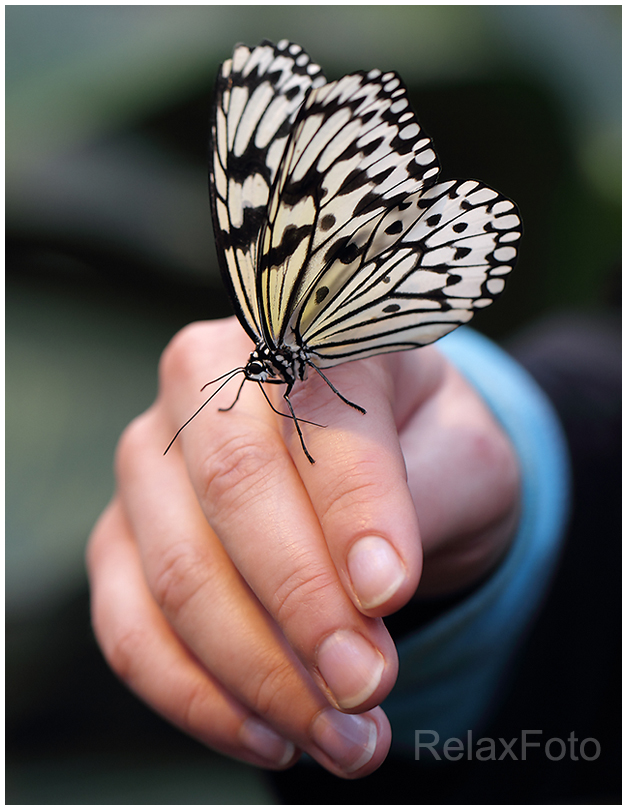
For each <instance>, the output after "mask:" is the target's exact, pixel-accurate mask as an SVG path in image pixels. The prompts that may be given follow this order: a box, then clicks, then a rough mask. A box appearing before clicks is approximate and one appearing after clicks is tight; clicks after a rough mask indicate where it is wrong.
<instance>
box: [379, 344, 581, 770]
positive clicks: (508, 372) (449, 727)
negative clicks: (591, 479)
mask: <svg viewBox="0 0 628 811" xmlns="http://www.w3.org/2000/svg"><path fill="white" fill-rule="evenodd" d="M438 348H439V349H440V350H441V351H442V352H443V353H444V354H445V355H446V356H447V357H448V358H449V360H450V361H451V362H452V363H453V364H454V365H455V366H456V367H457V368H458V370H459V371H460V372H461V373H462V374H463V375H464V376H465V377H466V378H467V380H469V382H470V383H471V384H472V385H473V386H474V387H475V389H476V390H477V391H478V392H479V393H480V394H481V396H482V397H483V399H484V401H485V402H486V403H487V405H488V406H489V407H490V408H491V410H492V411H493V413H494V414H495V416H496V418H497V419H498V420H499V422H500V423H501V424H502V426H503V427H504V429H505V431H506V433H507V434H508V435H509V437H510V440H511V442H512V444H513V446H514V448H515V450H516V452H517V455H518V458H519V463H520V468H521V473H522V482H523V492H522V513H521V518H520V523H519V527H518V531H517V535H516V538H515V539H514V541H513V544H512V546H511V548H510V550H509V552H508V554H507V556H506V557H505V558H504V560H503V562H502V563H501V565H500V566H499V568H498V569H497V570H496V571H495V572H494V574H493V575H492V576H491V577H490V578H489V579H488V580H487V581H486V582H485V583H484V584H483V585H482V586H481V587H479V588H478V589H477V590H476V591H474V592H473V593H472V594H471V595H470V596H469V597H468V598H467V599H466V600H464V601H463V602H461V603H458V604H456V605H455V606H454V607H453V608H452V609H451V610H449V611H448V612H446V613H445V614H442V615H441V616H439V617H438V618H437V619H435V620H434V621H433V622H431V623H430V624H429V625H426V626H424V627H423V628H421V629H420V630H419V631H417V632H416V633H415V634H412V635H410V636H408V637H406V638H405V639H404V640H402V642H401V643H400V645H399V658H400V674H399V679H398V681H397V684H396V685H395V688H394V689H393V691H392V692H391V694H390V696H389V698H388V699H387V700H386V701H385V702H384V704H383V707H384V709H385V710H386V712H387V714H388V717H389V719H390V721H391V724H392V729H393V751H395V752H396V753H397V754H405V755H409V756H411V757H414V740H415V734H414V733H415V730H419V729H421V730H434V731H435V732H436V733H437V734H438V735H439V738H440V743H441V744H442V743H443V742H444V741H445V740H446V739H447V738H450V737H457V738H464V737H465V735H466V732H467V730H474V729H477V731H478V733H479V732H480V731H481V729H480V726H479V725H480V724H481V723H482V720H483V719H484V718H485V717H486V716H487V713H488V711H489V710H490V707H491V703H492V701H493V699H494V697H495V695H496V693H497V691H498V689H499V686H500V684H501V682H502V680H503V677H504V673H505V671H506V669H507V666H508V663H509V660H510V659H511V656H512V654H513V652H514V651H515V649H516V647H517V644H518V643H519V642H520V641H521V640H522V637H523V635H524V632H525V630H526V627H527V626H528V625H529V624H530V621H531V620H532V619H533V618H534V615H535V614H536V612H537V611H538V608H539V606H540V604H541V602H542V599H543V596H544V594H545V592H546V590H547V586H548V584H549V581H550V579H551V577H552V574H553V572H554V570H555V566H556V561H557V558H558V554H559V551H560V546H561V540H562V537H563V534H564V530H565V527H566V523H567V520H568V513H569V492H570V473H569V459H568V454H567V448H566V443H565V439H564V436H563V432H562V428H561V426H560V424H559V422H558V418H557V417H556V415H555V413H554V410H553V407H552V405H551V404H550V402H549V401H548V399H547V397H546V396H545V394H544V393H543V392H542V391H541V389H540V388H539V387H538V385H537V384H536V383H535V381H534V380H533V379H532V378H531V377H530V375H529V374H528V373H527V372H526V371H525V370H524V369H523V368H522V367H520V366H519V365H518V364H517V363H516V361H514V360H513V359H512V358H511V357H510V356H509V355H507V354H506V353H505V352H504V351H502V350H501V349H499V347H497V346H496V345H495V344H493V343H492V342H491V341H489V340H488V339H487V338H484V337H483V336H482V335H480V334H479V333H476V332H474V331H472V330H470V329H468V328H461V329H459V330H456V332H454V333H451V334H450V335H448V336H447V337H445V338H443V339H442V340H441V341H439V343H438ZM424 740H425V739H424Z"/></svg>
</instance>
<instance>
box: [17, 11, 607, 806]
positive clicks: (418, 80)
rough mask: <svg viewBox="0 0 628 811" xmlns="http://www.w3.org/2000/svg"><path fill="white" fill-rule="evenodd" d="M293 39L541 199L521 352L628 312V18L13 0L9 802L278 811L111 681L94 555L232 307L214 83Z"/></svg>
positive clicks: (479, 168) (519, 294)
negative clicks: (186, 364)
mask: <svg viewBox="0 0 628 811" xmlns="http://www.w3.org/2000/svg"><path fill="white" fill-rule="evenodd" d="M283 37H287V38H290V39H292V40H294V41H296V42H298V43H299V44H301V45H302V46H303V47H304V48H305V49H306V50H307V51H308V52H309V53H310V55H311V56H312V58H313V59H314V60H315V61H317V62H319V63H320V64H321V65H322V67H323V69H324V71H325V73H326V75H327V77H328V78H329V79H334V78H338V77H339V76H341V75H343V74H344V73H347V72H350V71H352V70H358V69H370V68H373V67H379V68H382V69H384V70H387V69H394V70H397V71H398V72H399V73H400V74H401V76H402V77H403V78H404V80H405V82H406V84H407V85H408V87H409V89H410V93H411V96H412V99H413V103H414V107H415V109H416V111H417V113H418V116H419V120H420V121H421V122H422V124H423V126H424V127H425V129H426V130H427V132H428V133H430V135H432V137H433V138H434V140H435V143H436V149H437V151H438V154H439V156H440V160H441V165H442V167H443V171H442V175H441V177H442V179H447V178H466V177H477V178H479V179H481V180H483V181H484V182H486V183H488V184H489V185H492V186H494V187H495V188H497V189H499V190H500V191H502V192H503V193H504V194H506V195H508V196H509V197H512V198H513V199H514V200H516V201H517V203H518V204H519V206H520V208H521V212H522V215H523V219H524V225H525V237H524V241H523V245H522V251H521V260H520V263H519V265H518V267H517V269H516V272H515V273H514V274H513V278H512V279H511V281H510V282H509V285H508V287H507V290H506V293H505V294H504V296H503V297H502V299H501V300H500V303H499V305H498V306H496V307H494V308H491V309H490V310H489V311H487V312H486V313H481V315H480V316H479V317H477V318H476V321H475V323H474V325H475V326H476V327H478V328H479V329H481V330H483V331H484V332H487V333H488V334H490V335H492V336H493V337H495V338H497V339H504V338H507V337H508V336H510V335H512V334H513V333H515V332H516V331H517V330H518V329H520V328H521V327H523V326H525V325H526V324H529V323H531V322H532V321H534V320H535V319H537V318H539V317H541V316H543V315H544V314H546V313H550V312H557V311H564V310H568V311H574V310H575V311H576V312H585V311H594V310H596V309H599V308H609V307H610V308H613V307H617V306H618V304H619V284H620V281H619V279H620V271H619V257H620V116H621V108H620V101H621V99H620V83H621V6H379V5H373V6H298V7H292V6H265V7H263V6H8V7H7V8H6V124H7V131H6V146H7V153H6V184H7V194H6V214H7V242H8V245H7V247H8V251H7V287H6V290H7V292H6V301H7V319H6V321H7V338H6V346H7V359H6V382H7V401H6V415H7V435H6V449H7V476H6V481H7V497H6V513H7V551H6V594H7V752H8V761H7V762H8V766H7V801H8V802H10V803H18V804H25V803H39V804H59V803H75V804H76V803H95V804H101V803H114V804H122V803H134V804H147V803H157V802H159V803H175V802H177V803H184V804H195V803H218V802H224V803H273V802H274V801H275V800H274V796H273V794H272V789H271V788H270V787H269V785H268V784H267V783H266V781H265V778H264V775H263V774H262V773H261V772H259V771H257V770H255V769H251V768H248V767H246V766H243V765H241V764H236V763H233V762H231V761H227V760H226V759H224V758H221V757H219V756H216V755H214V754H212V753H209V752H207V751H206V750H205V749H203V748H202V747H201V746H200V745H197V744H195V743H194V742H192V741H188V740H187V739H186V738H185V737H184V736H183V735H180V734H179V733H177V732H175V731H173V730H171V728H170V727H169V726H168V725H167V724H165V722H162V721H160V720H159V719H157V718H156V717H154V716H153V715H152V713H150V711H148V710H147V709H145V708H144V707H143V706H142V705H140V704H139V702H138V701H136V700H135V699H134V698H133V697H132V696H130V695H128V694H127V693H126V691H125V689H124V688H123V687H121V686H120V685H119V684H118V683H117V682H116V680H115V678H114V677H113V676H112V675H110V673H109V672H108V670H107V668H106V666H105V665H104V663H103V661H102V659H101V658H100V655H99V653H98V651H97V648H96V646H95V643H94V641H93V638H92V635H91V631H90V627H89V618H88V613H87V611H88V608H87V605H88V603H87V589H86V578H85V573H84V564H83V552H84V547H85V541H86V538H87V536H88V533H89V531H90V528H91V526H92V525H93V523H94V521H95V520H96V518H97V516H98V514H99V512H100V511H101V510H102V508H103V507H104V506H105V504H106V502H107V500H108V498H109V496H110V494H111V492H112V487H113V480H112V474H111V464H112V457H113V452H114V448H115V444H116V440H117V437H118V436H119V434H120V432H121V431H122V429H123V428H124V426H125V425H126V424H127V423H128V422H129V420H130V419H132V418H133V417H134V416H135V415H136V414H137V413H139V412H140V411H141V410H143V409H144V408H146V407H147V406H148V405H149V404H150V402H151V400H152V399H153V397H154V395H155V389H156V365H157V361H158V358H159V355H160V353H161V351H162V350H163V348H164V346H165V344H166V343H167V342H168V340H169V338H170V337H171V336H172V335H173V334H174V333H175V332H176V331H177V330H178V329H179V328H180V327H182V326H183V325H184V324H186V323H188V322H189V321H192V320H195V319H199V318H211V317H216V316H218V315H223V314H227V313H228V312H229V311H230V308H229V304H228V301H227V299H226V296H225V294H224V292H223V290H222V287H221V283H220V280H219V277H218V270H217V263H216V256H215V249H214V245H213V237H212V230H211V223H210V215H209V206H208V197H207V188H206V174H207V169H206V167H207V130H208V126H207V122H208V113H209V107H210V104H211V97H212V85H213V79H214V76H215V75H216V72H217V70H218V66H219V64H220V62H221V61H222V60H223V59H224V58H226V57H227V56H229V55H230V53H231V51H232V49H233V46H234V45H235V43H236V42H245V43H247V44H249V45H254V44H256V43H257V42H259V41H260V40H261V39H263V38H268V39H271V40H273V41H277V40H279V39H281V38H283ZM207 371H208V376H211V375H213V374H217V373H220V372H221V371H224V370H220V369H218V370H216V369H208V370H207Z"/></svg>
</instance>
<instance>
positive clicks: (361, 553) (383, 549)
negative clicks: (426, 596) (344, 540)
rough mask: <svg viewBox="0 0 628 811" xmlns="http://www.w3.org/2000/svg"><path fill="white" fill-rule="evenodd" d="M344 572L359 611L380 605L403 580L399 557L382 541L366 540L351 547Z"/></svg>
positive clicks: (375, 539) (403, 572) (375, 538)
mask: <svg viewBox="0 0 628 811" xmlns="http://www.w3.org/2000/svg"><path fill="white" fill-rule="evenodd" d="M347 568H348V570H349V577H350V578H351V583H352V584H353V588H354V589H355V593H356V596H357V598H358V600H359V602H360V606H361V607H362V608H376V607H377V606H379V605H383V603H385V602H386V601H387V600H389V599H390V598H391V597H392V596H393V594H394V593H395V592H396V591H397V589H398V588H399V586H400V585H401V584H402V583H403V581H404V580H405V579H406V569H405V566H404V565H403V563H402V562H401V560H400V558H399V555H398V554H397V553H396V552H395V550H394V549H393V547H392V546H391V545H390V544H389V543H388V541H385V540H384V539H383V538H377V537H367V538H362V539H361V540H359V541H357V542H356V543H354V544H353V546H352V547H351V551H350V552H349V554H348V556H347Z"/></svg>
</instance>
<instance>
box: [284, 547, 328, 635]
mask: <svg viewBox="0 0 628 811" xmlns="http://www.w3.org/2000/svg"><path fill="white" fill-rule="evenodd" d="M292 563H293V566H294V569H293V571H292V573H291V574H290V575H289V576H288V577H286V578H285V579H284V580H283V582H281V583H280V584H279V586H278V587H277V588H276V589H275V592H274V596H273V599H272V602H271V604H270V610H271V613H272V614H273V616H274V617H276V619H277V621H278V623H279V624H280V625H281V626H282V627H285V628H290V627H291V625H292V624H293V623H294V622H295V620H296V619H297V618H299V617H303V615H304V613H306V612H307V611H309V610H310V607H311V606H316V605H325V604H326V603H327V599H326V598H327V597H328V595H329V594H330V590H331V589H333V588H334V586H335V578H334V574H333V573H332V571H331V570H330V569H329V568H328V567H326V566H323V565H319V566H316V564H314V563H313V561H311V560H299V559H296V560H293V561H292ZM305 573H306V574H305Z"/></svg>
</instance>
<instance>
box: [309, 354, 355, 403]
mask: <svg viewBox="0 0 628 811" xmlns="http://www.w3.org/2000/svg"><path fill="white" fill-rule="evenodd" d="M305 362H306V363H307V365H308V366H309V367H310V368H312V369H314V371H315V372H316V373H317V374H319V375H320V376H321V377H322V378H323V380H324V381H325V383H327V385H328V386H329V388H330V389H331V390H332V391H333V393H334V394H336V395H337V396H338V397H340V399H341V400H342V402H343V403H346V404H347V405H348V406H351V408H355V410H356V411H359V412H360V414H366V409H365V408H362V406H359V405H357V403H352V402H351V400H347V398H346V397H344V396H343V395H342V394H341V393H340V392H339V391H338V389H337V388H336V387H335V386H334V384H333V383H332V382H331V380H329V378H327V377H325V375H324V374H323V373H322V372H321V370H320V369H319V368H318V366H315V365H314V364H313V363H312V362H311V361H309V360H306V361H305Z"/></svg>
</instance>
